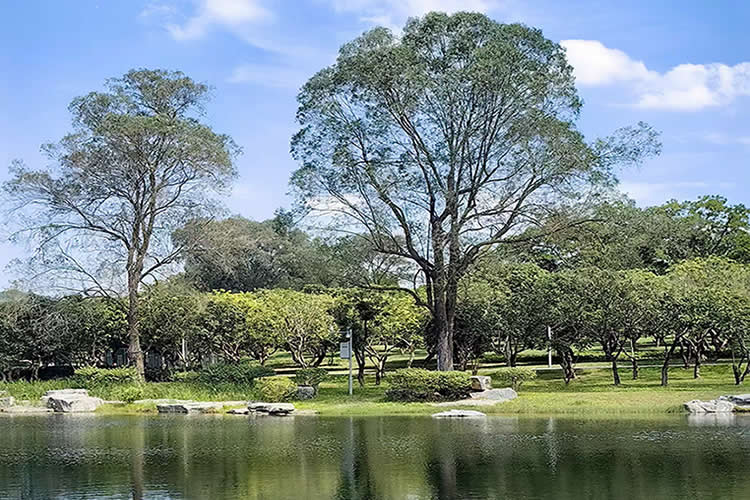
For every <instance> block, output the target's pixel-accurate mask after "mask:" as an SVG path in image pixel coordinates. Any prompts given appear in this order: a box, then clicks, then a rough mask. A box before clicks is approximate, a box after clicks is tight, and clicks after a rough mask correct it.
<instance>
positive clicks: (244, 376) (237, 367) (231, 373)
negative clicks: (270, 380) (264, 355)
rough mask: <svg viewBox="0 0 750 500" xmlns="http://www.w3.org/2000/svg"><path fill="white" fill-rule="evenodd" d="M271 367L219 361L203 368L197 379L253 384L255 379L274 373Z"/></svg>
mask: <svg viewBox="0 0 750 500" xmlns="http://www.w3.org/2000/svg"><path fill="white" fill-rule="evenodd" d="M274 373H276V372H274V371H273V370H272V369H271V368H267V367H265V366H261V365H251V364H250V363H218V364H215V365H211V366H207V367H206V368H203V369H202V370H201V371H200V372H199V373H198V377H197V380H198V381H199V382H202V383H204V384H241V385H253V384H254V383H255V379H259V378H261V377H270V376H272V375H274Z"/></svg>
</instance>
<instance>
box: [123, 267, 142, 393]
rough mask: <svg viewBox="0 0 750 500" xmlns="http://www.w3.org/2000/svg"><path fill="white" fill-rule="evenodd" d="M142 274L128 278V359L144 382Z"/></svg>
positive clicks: (132, 274)
mask: <svg viewBox="0 0 750 500" xmlns="http://www.w3.org/2000/svg"><path fill="white" fill-rule="evenodd" d="M139 275H140V273H137V274H135V273H131V275H130V276H129V277H128V314H127V321H128V340H129V345H128V359H130V363H131V364H132V365H133V366H134V367H135V371H136V376H137V377H138V379H139V380H140V381H141V382H143V381H145V380H146V368H145V366H144V363H143V351H142V350H141V332H140V308H139V306H140V304H139V302H138V283H139V281H140V277H139Z"/></svg>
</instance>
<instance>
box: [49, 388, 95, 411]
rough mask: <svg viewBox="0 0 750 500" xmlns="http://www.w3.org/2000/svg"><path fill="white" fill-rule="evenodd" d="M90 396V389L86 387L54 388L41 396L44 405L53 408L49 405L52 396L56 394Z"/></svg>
mask: <svg viewBox="0 0 750 500" xmlns="http://www.w3.org/2000/svg"><path fill="white" fill-rule="evenodd" d="M76 395H78V396H88V395H89V391H87V390H86V389H54V390H52V391H47V392H45V393H44V396H42V398H41V403H42V406H45V407H48V408H51V407H50V406H49V399H50V398H51V397H56V396H76Z"/></svg>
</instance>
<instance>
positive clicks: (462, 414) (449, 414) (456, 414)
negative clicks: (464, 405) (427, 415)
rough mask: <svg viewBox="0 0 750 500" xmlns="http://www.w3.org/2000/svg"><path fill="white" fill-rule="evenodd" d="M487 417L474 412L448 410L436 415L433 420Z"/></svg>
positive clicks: (479, 412)
mask: <svg viewBox="0 0 750 500" xmlns="http://www.w3.org/2000/svg"><path fill="white" fill-rule="evenodd" d="M486 416H487V415H485V414H484V413H482V412H481V411H474V410H448V411H441V412H440V413H434V414H433V415H432V418H484V417H486Z"/></svg>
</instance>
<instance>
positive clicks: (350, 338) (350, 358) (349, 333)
mask: <svg viewBox="0 0 750 500" xmlns="http://www.w3.org/2000/svg"><path fill="white" fill-rule="evenodd" d="M346 338H347V339H349V395H350V396H351V395H352V392H353V384H352V352H353V351H352V347H353V342H352V341H353V340H354V339H352V329H351V327H349V328H347V329H346Z"/></svg>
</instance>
